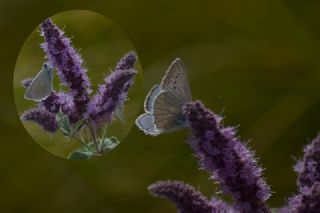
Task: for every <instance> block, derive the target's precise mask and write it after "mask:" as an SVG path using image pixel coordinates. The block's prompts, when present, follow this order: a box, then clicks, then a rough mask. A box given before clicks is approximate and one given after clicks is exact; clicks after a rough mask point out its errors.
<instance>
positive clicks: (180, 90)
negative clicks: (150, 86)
mask: <svg viewBox="0 0 320 213" xmlns="http://www.w3.org/2000/svg"><path fill="white" fill-rule="evenodd" d="M161 87H162V89H163V90H165V91H168V92H172V93H173V94H174V95H176V96H177V97H178V98H179V99H181V101H184V102H189V101H191V100H192V97H191V92H190V86H189V82H188V76H187V72H186V69H185V67H184V64H183V62H182V60H181V59H180V58H177V59H176V60H174V61H173V62H172V63H171V65H170V66H169V68H168V70H167V72H166V74H165V76H164V77H163V79H162V82H161Z"/></svg>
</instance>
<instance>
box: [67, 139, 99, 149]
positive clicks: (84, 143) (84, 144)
mask: <svg viewBox="0 0 320 213" xmlns="http://www.w3.org/2000/svg"><path fill="white" fill-rule="evenodd" d="M72 138H74V139H76V140H77V141H78V142H80V143H81V145H83V146H85V147H87V148H88V149H90V150H91V151H92V152H95V150H94V149H92V148H91V147H90V146H89V145H88V144H87V143H86V142H84V141H83V140H81V139H80V138H77V137H75V136H72Z"/></svg>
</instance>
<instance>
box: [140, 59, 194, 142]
mask: <svg viewBox="0 0 320 213" xmlns="http://www.w3.org/2000/svg"><path fill="white" fill-rule="evenodd" d="M189 101H192V97H191V91H190V86H189V82H188V76H187V72H186V69H185V66H184V65H183V62H182V60H181V59H179V58H177V59H175V60H174V61H173V62H172V63H171V65H170V66H169V68H168V70H167V72H166V74H165V76H164V77H163V78H162V81H161V83H160V85H159V84H157V85H155V86H154V87H152V89H151V90H150V91H149V93H148V95H147V96H146V99H145V101H144V110H145V113H144V114H142V115H140V116H139V117H138V118H137V119H136V125H137V126H138V127H139V129H141V130H142V131H143V132H144V133H145V134H148V135H153V136H156V135H159V134H161V133H169V132H172V131H176V130H179V129H181V128H184V127H185V126H186V120H185V117H184V115H183V113H182V107H183V106H184V105H185V104H186V103H187V102H189Z"/></svg>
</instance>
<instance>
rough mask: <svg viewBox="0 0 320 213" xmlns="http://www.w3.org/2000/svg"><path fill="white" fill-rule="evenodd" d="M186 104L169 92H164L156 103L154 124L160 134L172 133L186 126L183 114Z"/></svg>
mask: <svg viewBox="0 0 320 213" xmlns="http://www.w3.org/2000/svg"><path fill="white" fill-rule="evenodd" d="M183 105H184V102H183V101H181V99H179V98H177V97H176V96H175V95H174V94H172V93H171V92H168V91H162V92H161V93H160V94H159V95H158V96H157V97H156V99H155V102H154V111H153V116H154V124H155V126H156V128H157V129H158V130H159V131H160V132H166V133H167V132H172V131H175V130H178V129H181V128H183V127H185V126H186V121H185V118H184V116H183V114H182V107H183Z"/></svg>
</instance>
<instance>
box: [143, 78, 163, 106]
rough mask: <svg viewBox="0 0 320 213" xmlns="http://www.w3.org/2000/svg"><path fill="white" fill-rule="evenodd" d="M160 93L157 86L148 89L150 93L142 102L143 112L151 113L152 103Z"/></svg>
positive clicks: (159, 87) (159, 88)
mask: <svg viewBox="0 0 320 213" xmlns="http://www.w3.org/2000/svg"><path fill="white" fill-rule="evenodd" d="M160 92H161V86H160V85H159V84H156V85H154V86H153V87H152V88H151V89H150V91H149V93H148V95H147V96H146V99H145V101H144V110H145V111H146V112H153V105H154V101H155V99H156V97H157V96H158V95H159V93H160Z"/></svg>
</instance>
